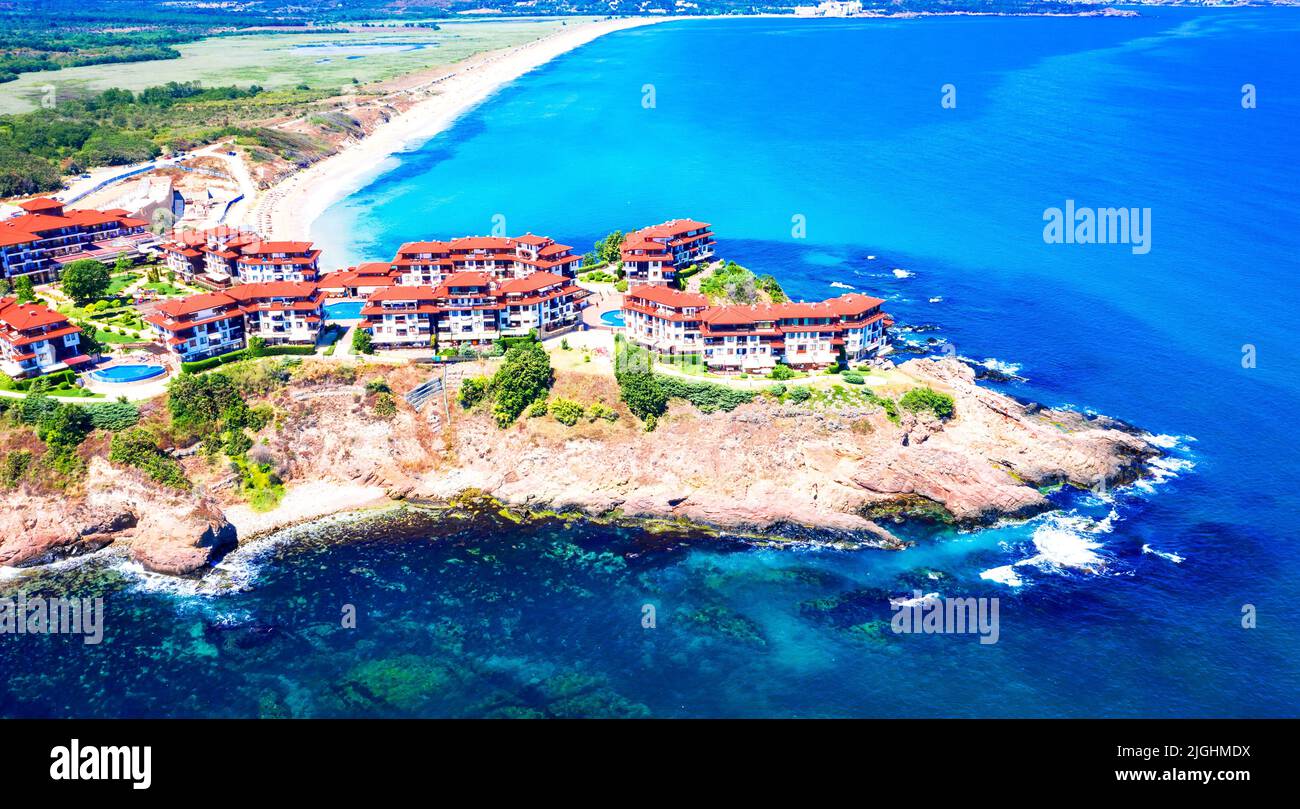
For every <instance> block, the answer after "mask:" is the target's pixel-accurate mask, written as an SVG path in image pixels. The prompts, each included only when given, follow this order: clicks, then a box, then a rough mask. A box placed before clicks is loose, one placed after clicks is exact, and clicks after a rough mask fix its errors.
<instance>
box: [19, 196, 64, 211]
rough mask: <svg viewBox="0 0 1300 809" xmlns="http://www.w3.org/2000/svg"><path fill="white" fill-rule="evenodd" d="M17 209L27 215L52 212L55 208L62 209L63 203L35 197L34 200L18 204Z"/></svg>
mask: <svg viewBox="0 0 1300 809" xmlns="http://www.w3.org/2000/svg"><path fill="white" fill-rule="evenodd" d="M18 207H19V208H22V209H23V210H24V211H27V212H28V213H36V212H37V211H52V210H54V209H56V208H62V207H63V203H62V202H59V201H58V200H56V199H50V198H49V197H37V198H36V199H29V200H27V201H26V202H20V203H18Z"/></svg>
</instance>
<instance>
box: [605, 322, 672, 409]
mask: <svg viewBox="0 0 1300 809" xmlns="http://www.w3.org/2000/svg"><path fill="white" fill-rule="evenodd" d="M615 351H616V356H615V358H614V376H615V378H616V379H617V380H618V387H619V390H620V392H621V394H622V399H623V401H624V402H625V403H626V404H627V407H628V410H631V411H632V415H634V416H636V417H637V418H639V419H641V420H643V421H644V420H646V419H648V418H649V417H650V416H662V415H663V413H664V411H665V410H667V409H668V395H667V394H666V393H664V389H663V386H662V385H660V384H659V378H658V377H656V376H655V375H654V374H653V373H652V372H651V370H650V355H649V353H648V352H646V351H645V349H642V348H638V347H636V346H633V345H631V344H629V343H627V342H625V341H623V340H619V341H618V344H617V346H616V349H615Z"/></svg>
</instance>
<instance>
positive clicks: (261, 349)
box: [248, 337, 266, 357]
mask: <svg viewBox="0 0 1300 809" xmlns="http://www.w3.org/2000/svg"><path fill="white" fill-rule="evenodd" d="M265 353H266V339H265V338H262V337H250V338H248V356H250V357H261V356H263V355H264V354H265Z"/></svg>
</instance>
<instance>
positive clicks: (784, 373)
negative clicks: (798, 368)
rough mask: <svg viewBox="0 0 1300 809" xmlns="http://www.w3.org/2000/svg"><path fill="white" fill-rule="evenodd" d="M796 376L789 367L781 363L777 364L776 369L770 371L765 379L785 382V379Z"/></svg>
mask: <svg viewBox="0 0 1300 809" xmlns="http://www.w3.org/2000/svg"><path fill="white" fill-rule="evenodd" d="M796 375H797V374H796V373H795V370H794V369H793V368H791V367H790V366H789V365H786V364H785V363H783V362H778V363H777V364H776V367H775V368H773V369H772V371H771V372H770V373H769V374H768V375H767V378H768V379H778V380H786V379H794V378H795V376H796Z"/></svg>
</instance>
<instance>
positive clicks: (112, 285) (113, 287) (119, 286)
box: [105, 272, 140, 298]
mask: <svg viewBox="0 0 1300 809" xmlns="http://www.w3.org/2000/svg"><path fill="white" fill-rule="evenodd" d="M139 278H140V273H138V272H124V273H119V274H117V275H114V276H113V277H112V279H111V280H110V281H109V284H108V292H106V293H105V297H107V298H116V297H117V296H118V295H121V294H122V290H124V289H126V288H127V287H129V286H130V285H131V284H133V283H135V282H136V281H137V280H139Z"/></svg>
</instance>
